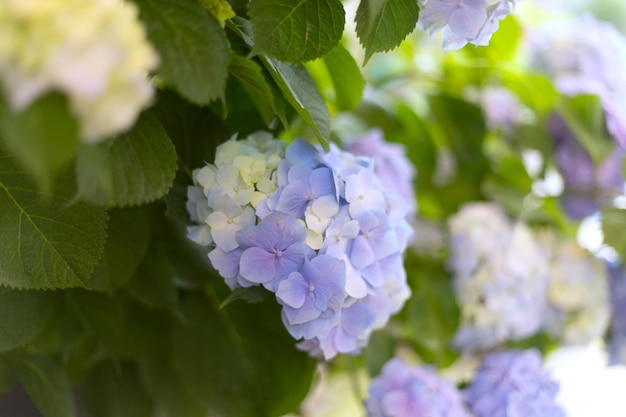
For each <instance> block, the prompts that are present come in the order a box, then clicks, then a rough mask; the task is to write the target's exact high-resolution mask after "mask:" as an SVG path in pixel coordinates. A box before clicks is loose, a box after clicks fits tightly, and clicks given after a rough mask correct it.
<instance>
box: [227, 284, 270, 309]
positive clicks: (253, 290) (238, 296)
mask: <svg viewBox="0 0 626 417" xmlns="http://www.w3.org/2000/svg"><path fill="white" fill-rule="evenodd" d="M269 294H270V293H269V292H268V291H267V290H266V289H265V288H263V287H260V286H254V287H247V288H236V289H235V290H233V292H231V293H230V294H229V295H228V297H226V299H225V300H224V301H222V304H220V308H224V307H226V306H227V305H229V304H230V303H232V302H234V301H237V300H244V301H247V302H249V303H252V304H256V303H260V302H261V301H263V300H265V299H266V298H267V296H268V295H269Z"/></svg>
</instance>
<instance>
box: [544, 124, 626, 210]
mask: <svg viewBox="0 0 626 417" xmlns="http://www.w3.org/2000/svg"><path fill="white" fill-rule="evenodd" d="M548 131H549V133H550V135H551V136H552V139H553V140H554V161H555V163H556V165H557V168H558V169H559V171H560V172H561V175H562V176H563V183H564V190H563V194H562V195H561V196H560V198H559V200H560V202H561V206H562V207H563V210H564V211H565V213H566V214H567V215H568V216H569V217H570V218H572V219H574V220H580V219H582V218H584V217H587V216H590V215H592V214H593V213H595V212H596V211H598V210H599V209H600V208H601V207H602V206H603V205H604V204H606V203H608V202H609V201H610V200H611V199H612V197H614V196H616V195H619V194H622V193H623V192H624V174H623V173H622V165H623V163H624V154H625V152H624V150H623V149H622V148H620V147H616V149H615V150H614V151H613V152H612V153H611V154H610V155H609V156H608V157H606V159H605V160H604V161H602V163H600V165H599V166H595V164H594V162H593V160H592V159H591V155H589V152H587V151H586V150H585V149H584V148H583V146H582V145H581V144H580V143H579V142H578V140H577V139H576V137H575V136H574V134H573V133H572V131H571V130H570V128H569V127H568V126H567V124H566V123H565V121H564V120H563V118H562V117H560V116H558V115H557V114H554V115H552V116H551V117H550V119H549V121H548Z"/></svg>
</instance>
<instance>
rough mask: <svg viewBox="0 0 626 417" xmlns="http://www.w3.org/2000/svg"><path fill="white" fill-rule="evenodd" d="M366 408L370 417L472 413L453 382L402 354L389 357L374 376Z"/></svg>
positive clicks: (449, 416) (465, 415)
mask: <svg viewBox="0 0 626 417" xmlns="http://www.w3.org/2000/svg"><path fill="white" fill-rule="evenodd" d="M365 408H366V409H367V415H368V417H470V414H469V413H468V412H467V410H466V409H465V407H464V405H463V402H462V399H461V395H460V393H459V391H458V390H457V388H456V387H455V386H454V385H453V384H452V383H451V382H449V381H446V380H445V379H443V378H441V377H440V376H439V375H437V374H436V372H435V371H434V370H433V369H432V368H430V367H415V366H409V365H407V364H406V363H405V362H404V361H403V360H402V359H399V358H392V359H390V360H389V361H387V363H385V365H384V366H383V368H382V371H381V374H380V375H379V376H377V377H376V378H374V379H372V381H371V383H370V386H369V390H368V398H367V399H366V400H365Z"/></svg>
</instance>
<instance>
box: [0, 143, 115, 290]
mask: <svg viewBox="0 0 626 417" xmlns="http://www.w3.org/2000/svg"><path fill="white" fill-rule="evenodd" d="M74 194H75V191H74V179H73V178H68V177H65V176H60V177H58V178H57V181H56V187H55V191H54V193H53V194H47V195H45V196H42V194H41V193H39V192H38V191H37V190H36V187H35V185H34V184H33V183H32V182H31V180H30V177H29V176H28V175H27V174H26V173H25V172H24V171H23V170H21V169H20V168H19V167H18V166H17V164H16V162H15V160H14V159H13V158H11V157H6V156H1V155H0V236H2V239H1V240H0V285H5V286H8V287H12V288H24V289H54V288H69V287H76V286H84V283H85V281H86V280H87V279H88V278H89V277H90V276H91V273H92V272H93V270H94V268H95V266H96V264H97V263H98V260H99V259H100V257H101V256H102V251H103V249H104V241H105V238H106V219H107V215H106V212H105V211H104V210H102V209H100V208H97V207H93V206H90V205H87V204H84V203H80V202H76V203H73V202H72V198H73V195H74ZM44 200H46V201H45V202H44Z"/></svg>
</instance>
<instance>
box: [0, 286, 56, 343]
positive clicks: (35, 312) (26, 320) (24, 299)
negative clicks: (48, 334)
mask: <svg viewBox="0 0 626 417" xmlns="http://www.w3.org/2000/svg"><path fill="white" fill-rule="evenodd" d="M55 299H56V297H55V295H54V294H53V293H45V292H43V291H24V290H22V291H19V290H10V289H8V288H2V287H0V352H4V351H8V350H12V349H15V348H17V347H20V346H23V345H25V344H27V343H29V342H30V341H32V340H33V339H34V338H35V337H37V335H38V334H39V333H40V332H41V331H42V330H43V328H44V326H46V325H47V323H48V321H49V319H50V317H51V313H52V309H53V307H54V302H55Z"/></svg>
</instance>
